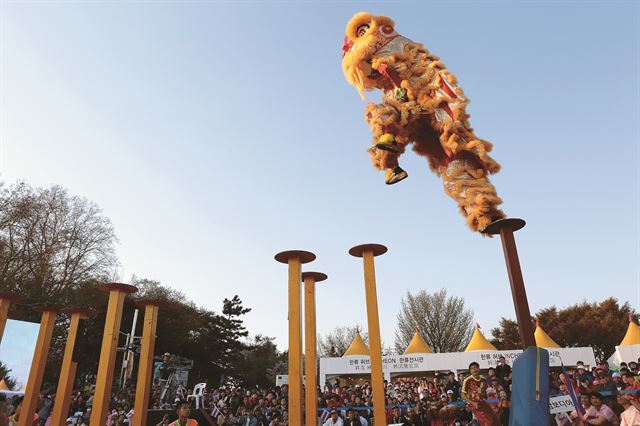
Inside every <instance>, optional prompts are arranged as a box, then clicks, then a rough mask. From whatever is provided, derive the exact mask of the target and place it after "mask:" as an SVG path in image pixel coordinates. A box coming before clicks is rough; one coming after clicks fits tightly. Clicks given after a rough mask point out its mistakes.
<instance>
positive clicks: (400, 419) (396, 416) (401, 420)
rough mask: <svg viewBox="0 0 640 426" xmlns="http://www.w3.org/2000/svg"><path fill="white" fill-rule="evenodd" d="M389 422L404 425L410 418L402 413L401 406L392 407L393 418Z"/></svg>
mask: <svg viewBox="0 0 640 426" xmlns="http://www.w3.org/2000/svg"><path fill="white" fill-rule="evenodd" d="M389 423H391V424H402V425H404V424H405V423H409V419H407V418H406V417H405V416H403V415H402V414H400V407H393V408H392V409H391V420H390V421H389Z"/></svg>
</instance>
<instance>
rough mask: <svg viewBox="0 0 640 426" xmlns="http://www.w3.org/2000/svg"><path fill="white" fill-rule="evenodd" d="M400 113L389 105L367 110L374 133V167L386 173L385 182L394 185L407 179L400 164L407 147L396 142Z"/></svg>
mask: <svg viewBox="0 0 640 426" xmlns="http://www.w3.org/2000/svg"><path fill="white" fill-rule="evenodd" d="M398 119H399V116H398V112H397V111H396V110H395V108H393V107H391V106H388V105H375V104H369V105H368V106H367V109H366V121H367V123H368V124H369V126H370V127H371V132H372V133H373V146H372V147H371V148H369V153H370V154H371V160H372V162H373V166H374V167H375V168H376V169H378V170H384V171H385V182H386V184H387V185H393V184H394V183H398V182H400V181H401V180H403V179H406V178H407V176H408V175H407V172H405V171H404V170H403V169H402V168H401V167H400V166H399V164H398V157H399V156H400V155H402V153H403V152H404V150H405V147H406V145H404V144H400V143H398V141H397V140H396V133H397V125H396V123H397V121H398Z"/></svg>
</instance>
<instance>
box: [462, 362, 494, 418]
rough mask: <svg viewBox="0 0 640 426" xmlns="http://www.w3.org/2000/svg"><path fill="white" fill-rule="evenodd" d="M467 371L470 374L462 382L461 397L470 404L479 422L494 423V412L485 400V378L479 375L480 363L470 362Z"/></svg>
mask: <svg viewBox="0 0 640 426" xmlns="http://www.w3.org/2000/svg"><path fill="white" fill-rule="evenodd" d="M469 372H470V373H471V375H470V376H469V377H467V378H466V379H465V380H464V382H463V383H462V398H463V399H464V400H465V401H467V402H468V403H469V405H471V411H472V412H473V416H474V417H475V418H476V419H477V420H478V421H479V422H480V423H481V424H487V425H492V424H495V423H496V418H495V413H494V412H493V410H492V409H491V407H490V406H489V405H488V404H487V403H486V402H485V401H486V399H487V380H486V379H485V378H484V377H482V376H480V365H479V364H478V363H477V362H472V363H471V364H469Z"/></svg>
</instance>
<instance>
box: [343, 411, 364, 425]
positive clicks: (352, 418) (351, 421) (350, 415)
mask: <svg viewBox="0 0 640 426" xmlns="http://www.w3.org/2000/svg"><path fill="white" fill-rule="evenodd" d="M344 426H364V425H363V424H362V422H361V421H360V416H359V415H358V412H357V411H356V410H354V409H351V408H350V409H348V410H347V419H346V420H345V421H344Z"/></svg>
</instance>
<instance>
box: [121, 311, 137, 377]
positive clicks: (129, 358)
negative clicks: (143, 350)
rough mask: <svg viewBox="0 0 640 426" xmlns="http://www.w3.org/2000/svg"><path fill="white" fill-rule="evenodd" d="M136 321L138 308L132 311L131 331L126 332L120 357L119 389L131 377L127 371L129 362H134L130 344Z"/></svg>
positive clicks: (132, 342)
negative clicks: (122, 352)
mask: <svg viewBox="0 0 640 426" xmlns="http://www.w3.org/2000/svg"><path fill="white" fill-rule="evenodd" d="M137 323H138V309H136V310H135V311H133V323H132V325H131V333H130V334H127V341H126V344H125V346H124V355H123V357H122V369H121V371H120V389H124V388H125V387H126V385H127V380H129V379H130V378H131V377H130V376H129V371H131V368H130V367H131V366H130V363H131V364H133V363H134V362H135V354H134V352H133V351H132V350H131V346H133V344H134V341H135V335H136V324H137Z"/></svg>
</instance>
